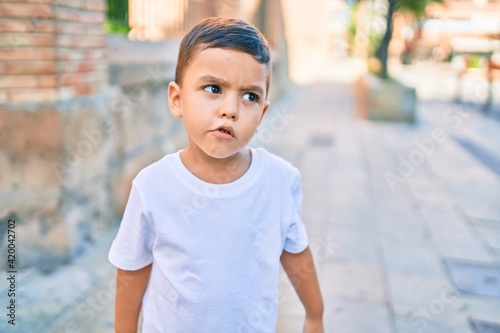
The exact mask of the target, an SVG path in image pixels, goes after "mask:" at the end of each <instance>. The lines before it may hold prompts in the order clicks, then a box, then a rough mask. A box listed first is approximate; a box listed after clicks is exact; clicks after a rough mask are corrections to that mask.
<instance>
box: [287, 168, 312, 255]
mask: <svg viewBox="0 0 500 333" xmlns="http://www.w3.org/2000/svg"><path fill="white" fill-rule="evenodd" d="M291 192H292V198H293V202H292V212H291V221H290V226H289V228H288V232H287V234H286V239H285V245H284V247H283V249H284V250H285V251H286V252H289V253H300V252H302V251H304V250H305V249H306V248H307V245H308V244H309V240H308V238H307V233H306V228H305V226H304V223H303V222H302V218H301V217H300V215H301V208H302V186H301V177H300V173H299V172H298V171H297V176H296V177H295V181H294V182H293V185H292V188H291Z"/></svg>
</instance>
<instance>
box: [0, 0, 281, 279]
mask: <svg viewBox="0 0 500 333" xmlns="http://www.w3.org/2000/svg"><path fill="white" fill-rule="evenodd" d="M104 4H105V2H104V0H71V1H70V0H24V1H22V2H20V0H7V1H4V2H2V3H0V32H1V34H0V247H1V248H7V247H6V245H7V244H6V239H7V237H6V232H7V220H8V219H10V218H15V219H16V225H17V227H16V235H17V248H18V249H17V253H18V257H17V258H16V259H17V265H18V267H20V268H21V269H22V268H23V267H25V268H29V267H37V268H39V269H41V270H42V271H51V270H53V269H55V268H57V267H58V265H60V264H63V263H65V262H68V261H71V260H73V259H74V258H76V257H78V255H79V254H80V253H82V252H84V251H85V250H86V249H87V248H89V247H92V246H94V244H95V243H97V242H99V240H100V237H101V235H102V234H103V233H105V232H106V231H108V230H110V229H112V228H114V227H116V225H117V223H118V221H119V219H120V217H121V214H122V213H123V209H124V207H125V204H126V201H127V199H128V195H129V191H130V186H131V181H132V179H133V178H134V177H135V176H136V174H137V173H138V172H139V170H140V169H142V168H143V167H145V166H146V165H148V164H150V163H152V162H154V161H155V160H158V159H159V158H161V157H162V156H163V155H164V154H165V153H168V152H173V151H175V150H178V149H180V148H181V147H184V146H185V144H186V136H185V133H184V129H183V126H182V121H181V120H178V119H174V118H173V117H172V115H171V114H170V111H169V110H168V100H167V85H168V82H169V81H171V80H172V79H173V78H174V71H175V63H176V59H177V53H178V44H179V41H162V42H157V43H151V42H133V41H130V40H128V39H127V38H126V37H117V36H105V35H103V32H102V29H101V27H102V22H103V21H104V10H105V6H104ZM273 41H278V43H279V45H280V47H277V50H275V51H274V55H275V57H274V58H273V59H274V61H275V63H274V64H273V68H274V75H273V81H272V84H271V91H270V98H271V99H272V98H273V97H274V96H276V95H277V94H278V93H279V91H280V90H282V89H283V87H284V86H285V85H286V82H287V80H286V78H287V75H286V47H285V48H284V49H283V48H282V47H283V45H284V44H283V43H284V40H283V39H277V40H276V39H273ZM5 264H6V263H5V262H4V261H0V269H3V268H5Z"/></svg>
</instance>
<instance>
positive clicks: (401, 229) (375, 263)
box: [0, 84, 500, 333]
mask: <svg viewBox="0 0 500 333" xmlns="http://www.w3.org/2000/svg"><path fill="white" fill-rule="evenodd" d="M354 103H355V101H354V99H353V97H352V91H351V87H350V86H348V85H341V84H317V85H313V86H310V87H294V88H293V89H292V90H291V91H290V92H289V93H288V94H287V95H286V96H285V97H284V98H281V99H280V100H278V101H276V102H275V103H274V104H273V106H272V108H271V110H270V111H269V112H268V114H267V115H266V117H265V118H264V121H263V124H262V125H261V128H260V129H259V132H258V135H257V136H256V137H255V139H254V140H253V143H254V144H256V145H261V146H265V147H266V148H267V149H269V150H270V151H272V152H274V153H276V154H279V155H281V156H283V157H284V158H286V159H288V160H289V161H290V162H292V163H293V164H294V165H296V166H297V167H298V168H299V169H300V170H301V172H302V175H303V191H304V204H303V219H304V221H305V223H306V227H307V230H308V233H309V238H310V245H311V248H312V251H313V254H314V255H315V259H316V264H317V269H318V272H319V277H320V282H321V287H322V290H323V295H324V299H325V305H326V309H325V324H326V329H327V332H335V333H348V332H353V333H354V332H355V333H360V332H363V333H364V332H368V333H379V332H380V333H386V332H387V333H414V332H427V333H447V332H449V333H472V332H478V333H484V332H500V317H499V315H498V314H499V313H500V178H499V177H500V174H499V171H498V170H499V169H498V167H500V164H499V161H500V136H499V135H498V133H500V122H498V121H495V120H492V119H488V118H485V117H483V116H481V115H479V114H477V113H475V112H467V110H465V111H464V110H462V112H461V113H458V110H459V109H457V108H458V106H455V107H454V106H453V105H452V104H450V103H446V102H422V103H421V104H420V105H419V111H418V112H419V121H418V122H417V123H416V124H415V125H407V124H390V123H383V122H380V123H376V122H367V121H363V120H358V119H356V118H355V116H354V114H353V110H355V105H354ZM450 110H451V111H450ZM446 112H451V113H447V116H445V113H446ZM464 115H467V117H466V118H464ZM450 117H452V118H450ZM449 119H453V120H449ZM460 119H461V121H459V120H460ZM436 129H442V131H444V132H445V134H447V135H446V137H447V139H445V140H444V141H442V142H439V143H437V142H435V141H433V134H432V133H433V131H435V130H436ZM415 140H418V143H417V142H416V141H415ZM422 147H423V148H422ZM404 161H406V162H404ZM410 161H414V162H418V163H416V164H415V165H413V164H412V162H410ZM417 164H418V165H417ZM405 168H406V169H405ZM495 168H496V169H495ZM398 169H399V170H398ZM402 171H403V172H402ZM387 173H392V174H394V175H396V176H399V178H397V179H398V180H397V181H395V182H393V189H391V185H390V183H388V181H387V180H386V175H387ZM110 241H111V237H105V238H103V241H102V244H101V245H100V247H99V248H98V249H97V250H96V251H95V252H94V253H93V254H92V256H90V257H87V258H84V259H82V262H81V263H75V264H74V265H70V266H68V267H66V268H65V269H63V270H61V271H59V272H55V273H54V275H53V276H52V277H51V278H50V279H49V278H46V279H45V280H43V281H41V280H39V279H31V280H30V281H26V283H23V284H22V286H23V288H24V289H25V292H24V293H25V294H29V295H31V298H29V299H27V298H25V299H26V300H27V302H26V303H25V304H20V305H19V307H20V310H21V309H23V308H24V309H25V310H24V311H25V314H24V317H23V316H21V315H20V317H19V320H20V321H23V320H26V321H28V318H31V319H30V320H29V321H30V322H32V323H34V324H33V325H35V326H36V324H35V323H36V322H37V321H38V322H40V321H46V320H47V317H46V316H45V315H44V314H47V313H53V312H50V311H49V310H50V309H54V307H57V305H58V304H59V305H60V304H61V300H59V302H57V300H56V301H54V300H53V299H51V297H52V298H54V297H56V296H54V295H59V296H57V297H60V296H61V295H63V297H67V295H71V299H72V300H73V301H72V302H66V303H67V304H66V305H65V307H66V309H67V310H66V311H65V312H63V313H61V314H60V315H59V316H58V317H56V318H55V319H54V320H53V321H52V322H51V323H50V325H49V327H48V328H46V329H45V331H43V330H36V331H40V332H42V333H43V332H50V333H62V332H72V333H76V332H78V333H87V332H89V333H90V332H92V333H111V332H113V299H112V297H113V295H112V291H113V290H114V289H113V288H114V271H113V269H112V267H111V266H110V264H109V263H107V259H106V255H107V249H108V248H109V242H110ZM82 276H84V277H86V278H85V279H83V280H82V278H81V277H82ZM282 277H283V278H282V290H281V291H282V293H281V297H280V317H279V323H278V332H279V333H296V332H297V333H298V332H302V324H303V319H304V311H303V310H302V306H301V305H300V302H299V300H298V298H297V296H296V295H295V293H294V291H293V289H292V287H291V285H290V283H289V282H288V280H287V279H286V278H285V275H282ZM56 280H57V281H58V282H57V284H56V285H54V286H52V287H51V288H52V289H47V288H48V287H47V283H48V281H56ZM35 281H37V282H35ZM44 281H45V282H44ZM35 283H37V285H36V286H35ZM44 283H45V284H44ZM54 283H55V282H53V283H52V284H54ZM63 288H64V290H63ZM28 289H29V290H28ZM51 290H52V292H51ZM28 291H29V292H28ZM36 295H38V297H39V298H38V299H36V297H37V296H36ZM51 295H52V296H51ZM28 302H31V303H37V304H38V306H37V307H33V306H31V307H30V306H28ZM35 308H36V309H35ZM28 309H30V310H29V311H28ZM23 318H24V319H23ZM51 318H54V317H51ZM488 325H489V326H488ZM35 326H32V327H35ZM0 327H1V326H0ZM473 327H475V328H473ZM19 329H20V330H18V331H13V332H31V331H34V330H25V331H23V330H22V327H19ZM488 329H490V330H488ZM0 331H2V332H3V331H4V330H3V329H1V330H0ZM6 332H10V331H9V330H7V331H6Z"/></svg>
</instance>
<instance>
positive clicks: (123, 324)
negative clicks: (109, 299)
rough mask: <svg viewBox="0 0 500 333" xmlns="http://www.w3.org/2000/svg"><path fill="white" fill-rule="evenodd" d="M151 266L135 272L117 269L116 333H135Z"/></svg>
mask: <svg viewBox="0 0 500 333" xmlns="http://www.w3.org/2000/svg"><path fill="white" fill-rule="evenodd" d="M151 266H152V264H149V265H147V266H146V267H143V268H141V269H138V270H136V271H126V270H122V269H118V271H117V274H116V304H115V331H116V333H137V325H138V322H139V313H140V312H141V305H142V297H143V296H144V291H145V290H146V287H147V285H148V281H149V275H150V273H151Z"/></svg>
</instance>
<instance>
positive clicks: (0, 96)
mask: <svg viewBox="0 0 500 333" xmlns="http://www.w3.org/2000/svg"><path fill="white" fill-rule="evenodd" d="M7 101H8V98H7V91H6V90H0V103H7Z"/></svg>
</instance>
